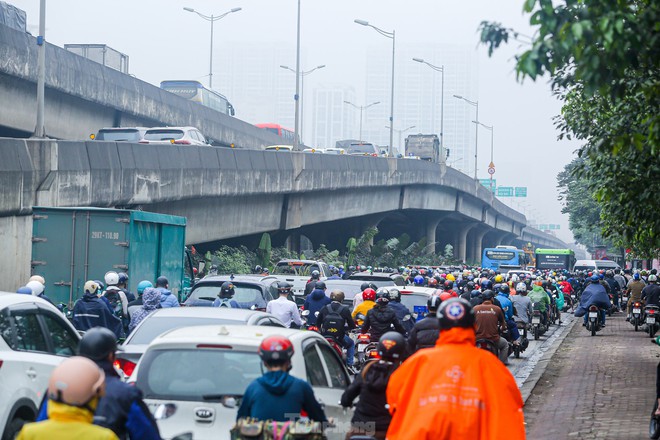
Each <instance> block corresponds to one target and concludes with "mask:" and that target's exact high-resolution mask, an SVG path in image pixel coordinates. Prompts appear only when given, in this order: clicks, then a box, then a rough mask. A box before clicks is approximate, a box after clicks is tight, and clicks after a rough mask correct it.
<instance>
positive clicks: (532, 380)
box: [520, 318, 579, 404]
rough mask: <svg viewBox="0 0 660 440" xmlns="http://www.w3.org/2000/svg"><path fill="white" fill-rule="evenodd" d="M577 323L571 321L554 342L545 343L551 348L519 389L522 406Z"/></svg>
mask: <svg viewBox="0 0 660 440" xmlns="http://www.w3.org/2000/svg"><path fill="white" fill-rule="evenodd" d="M577 321H579V319H575V318H574V319H572V320H571V322H570V323H569V324H568V325H567V326H566V328H565V331H564V332H562V334H561V335H559V336H557V338H555V340H552V341H551V339H552V338H550V339H548V340H547V341H546V343H550V344H551V345H552V347H551V348H549V349H548V351H546V352H545V353H544V354H543V356H542V357H541V359H540V360H539V361H538V363H537V364H536V366H535V367H534V370H533V371H532V373H531V374H530V375H529V376H528V377H527V379H526V380H525V383H524V384H523V385H522V386H521V387H520V394H521V395H522V398H523V404H524V403H526V402H527V399H529V396H531V395H532V391H533V390H534V388H535V387H536V384H537V383H538V381H539V380H540V379H541V376H543V373H545V370H546V368H547V367H548V364H549V363H550V360H552V357H553V356H554V354H555V352H556V351H557V349H558V348H559V347H560V346H561V344H562V342H564V339H565V338H566V336H567V335H568V334H569V333H570V332H571V330H572V329H573V326H574V325H575V323H576V322H577Z"/></svg>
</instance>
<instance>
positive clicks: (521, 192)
mask: <svg viewBox="0 0 660 440" xmlns="http://www.w3.org/2000/svg"><path fill="white" fill-rule="evenodd" d="M515 196H516V197H527V187H526V186H516V188H515Z"/></svg>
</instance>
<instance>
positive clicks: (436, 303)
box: [426, 294, 442, 312]
mask: <svg viewBox="0 0 660 440" xmlns="http://www.w3.org/2000/svg"><path fill="white" fill-rule="evenodd" d="M441 302H442V300H441V299H440V296H438V295H435V294H434V295H431V296H429V299H428V301H426V307H428V309H429V312H435V311H436V310H438V307H440V303H441Z"/></svg>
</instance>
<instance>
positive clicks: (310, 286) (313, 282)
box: [305, 270, 321, 298]
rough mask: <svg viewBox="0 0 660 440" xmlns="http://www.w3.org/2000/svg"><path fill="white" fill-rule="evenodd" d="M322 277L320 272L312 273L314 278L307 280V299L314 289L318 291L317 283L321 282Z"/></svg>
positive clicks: (314, 271)
mask: <svg viewBox="0 0 660 440" xmlns="http://www.w3.org/2000/svg"><path fill="white" fill-rule="evenodd" d="M320 277H321V272H319V271H318V270H313V271H312V277H311V278H310V279H309V280H307V284H305V298H307V296H308V295H309V294H311V293H312V291H313V290H314V289H316V283H317V282H318V281H319V280H320Z"/></svg>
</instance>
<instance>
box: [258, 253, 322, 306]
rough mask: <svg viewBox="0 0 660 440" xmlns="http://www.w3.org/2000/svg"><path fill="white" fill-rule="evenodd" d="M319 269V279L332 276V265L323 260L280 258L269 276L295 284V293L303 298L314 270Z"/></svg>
mask: <svg viewBox="0 0 660 440" xmlns="http://www.w3.org/2000/svg"><path fill="white" fill-rule="evenodd" d="M315 270H318V271H319V274H320V277H319V279H321V280H325V279H326V278H327V277H329V276H330V267H328V265H327V264H326V263H324V262H323V261H314V260H280V261H278V262H277V264H276V265H275V267H274V268H273V272H272V273H271V275H270V276H269V278H277V279H278V280H280V281H286V282H287V283H289V284H291V285H292V286H293V289H292V290H293V294H294V295H295V296H296V297H300V298H302V297H303V296H304V295H305V286H306V285H307V281H309V279H310V278H311V277H312V272H313V271H315Z"/></svg>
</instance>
